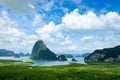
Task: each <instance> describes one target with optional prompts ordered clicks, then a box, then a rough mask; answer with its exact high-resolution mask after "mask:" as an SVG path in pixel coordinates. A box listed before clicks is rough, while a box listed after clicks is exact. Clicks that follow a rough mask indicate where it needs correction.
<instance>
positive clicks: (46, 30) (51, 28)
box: [36, 22, 64, 42]
mask: <svg viewBox="0 0 120 80" xmlns="http://www.w3.org/2000/svg"><path fill="white" fill-rule="evenodd" d="M61 28H62V24H61V25H55V23H54V22H49V23H48V24H47V25H44V26H43V27H42V28H38V29H36V33H37V34H38V35H39V36H40V38H41V39H42V40H44V41H49V42H56V41H59V40H60V39H62V38H64V36H63V34H62V32H60V30H61Z"/></svg>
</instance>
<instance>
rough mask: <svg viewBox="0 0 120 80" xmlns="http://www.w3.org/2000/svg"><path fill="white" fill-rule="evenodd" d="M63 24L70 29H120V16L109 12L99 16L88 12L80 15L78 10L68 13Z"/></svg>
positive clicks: (63, 19)
mask: <svg viewBox="0 0 120 80" xmlns="http://www.w3.org/2000/svg"><path fill="white" fill-rule="evenodd" d="M62 22H63V24H64V25H65V27H67V28H69V29H79V30H92V29H105V28H113V29H120V26H119V25H120V15H119V14H118V13H116V12H108V13H107V14H101V15H99V16H97V15H96V14H95V13H94V12H92V11H88V12H87V13H86V14H80V13H79V10H78V9H75V10H74V11H73V12H71V13H67V14H66V15H65V16H64V17H63V18H62Z"/></svg>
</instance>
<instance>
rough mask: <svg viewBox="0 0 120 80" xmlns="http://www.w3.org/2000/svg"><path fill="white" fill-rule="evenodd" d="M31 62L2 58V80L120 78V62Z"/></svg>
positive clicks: (0, 63) (94, 79)
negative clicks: (51, 64)
mask: <svg viewBox="0 0 120 80" xmlns="http://www.w3.org/2000/svg"><path fill="white" fill-rule="evenodd" d="M31 64H32V63H29V62H27V63H23V62H20V61H4V60H2V61H1V60H0V80H120V63H105V62H104V63H103V62H90V63H88V64H84V65H83V64H77V63H71V64H70V65H64V66H62V65H61V66H31Z"/></svg>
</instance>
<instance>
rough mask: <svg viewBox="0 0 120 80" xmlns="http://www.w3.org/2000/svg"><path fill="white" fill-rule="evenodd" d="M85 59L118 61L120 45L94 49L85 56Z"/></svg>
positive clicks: (119, 58)
mask: <svg viewBox="0 0 120 80" xmlns="http://www.w3.org/2000/svg"><path fill="white" fill-rule="evenodd" d="M85 61H86V62H87V61H106V62H118V61H120V46H116V47H114V48H104V49H102V50H95V51H94V52H93V53H91V54H90V55H88V56H87V57H85Z"/></svg>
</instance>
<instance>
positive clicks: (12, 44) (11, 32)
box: [0, 11, 37, 52]
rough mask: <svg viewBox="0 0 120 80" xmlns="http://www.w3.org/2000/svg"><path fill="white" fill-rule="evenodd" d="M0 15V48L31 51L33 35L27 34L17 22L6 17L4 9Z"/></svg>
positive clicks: (34, 37)
mask: <svg viewBox="0 0 120 80" xmlns="http://www.w3.org/2000/svg"><path fill="white" fill-rule="evenodd" d="M1 14H2V17H0V48H2V49H8V50H13V51H15V52H31V50H32V46H33V44H34V42H35V41H36V40H37V37H36V36H35V35H27V34H26V33H24V32H21V31H20V30H19V29H18V28H19V26H18V23H17V22H16V21H14V20H12V19H10V18H9V17H8V13H7V12H6V11H2V12H1Z"/></svg>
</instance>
